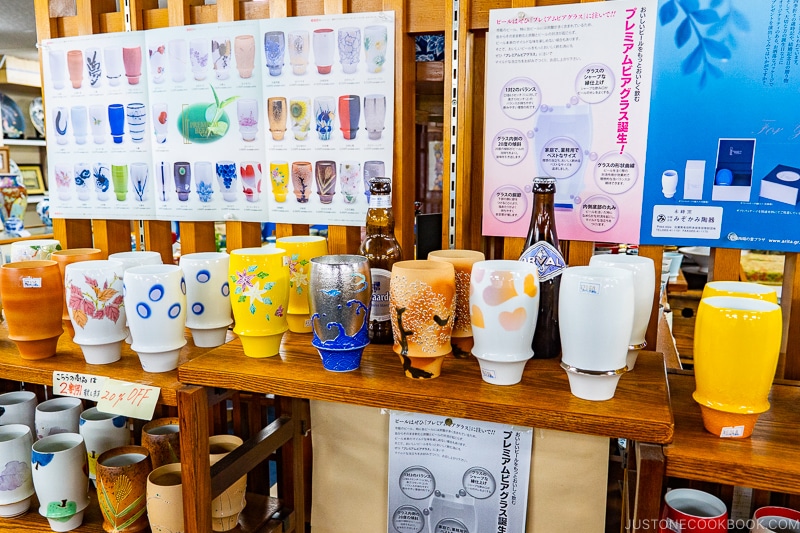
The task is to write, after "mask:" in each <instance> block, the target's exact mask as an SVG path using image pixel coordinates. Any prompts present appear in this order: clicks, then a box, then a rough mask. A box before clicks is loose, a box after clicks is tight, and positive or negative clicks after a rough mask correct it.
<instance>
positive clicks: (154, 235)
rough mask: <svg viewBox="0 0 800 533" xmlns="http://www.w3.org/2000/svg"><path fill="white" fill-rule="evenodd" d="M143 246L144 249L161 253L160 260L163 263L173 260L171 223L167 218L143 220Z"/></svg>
mask: <svg viewBox="0 0 800 533" xmlns="http://www.w3.org/2000/svg"><path fill="white" fill-rule="evenodd" d="M144 247H145V250H149V251H151V252H158V253H159V254H161V261H162V262H163V263H164V264H165V265H171V264H172V263H174V262H175V257H174V255H173V253H172V223H170V222H169V221H168V220H145V221H144Z"/></svg>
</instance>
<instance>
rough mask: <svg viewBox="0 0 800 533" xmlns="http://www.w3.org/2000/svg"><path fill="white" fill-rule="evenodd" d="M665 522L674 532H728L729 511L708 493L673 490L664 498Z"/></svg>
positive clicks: (663, 515) (663, 514)
mask: <svg viewBox="0 0 800 533" xmlns="http://www.w3.org/2000/svg"><path fill="white" fill-rule="evenodd" d="M662 517H663V520H665V521H666V522H665V523H666V524H667V527H668V528H669V529H670V530H672V531H681V532H683V533H700V532H706V531H719V532H723V531H728V509H727V508H726V507H725V504H724V503H723V502H722V500H720V499H719V498H717V497H716V496H713V495H711V494H709V493H707V492H703V491H700V490H694V489H673V490H670V491H668V492H667V494H666V495H665V496H664V511H663V512H662Z"/></svg>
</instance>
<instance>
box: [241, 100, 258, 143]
mask: <svg viewBox="0 0 800 533" xmlns="http://www.w3.org/2000/svg"><path fill="white" fill-rule="evenodd" d="M236 115H237V117H238V119H239V133H240V134H241V135H242V140H243V141H245V142H252V141H254V140H255V139H256V135H257V134H258V100H256V99H255V98H239V99H238V100H236Z"/></svg>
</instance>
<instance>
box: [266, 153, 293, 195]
mask: <svg viewBox="0 0 800 533" xmlns="http://www.w3.org/2000/svg"><path fill="white" fill-rule="evenodd" d="M269 179H270V182H272V194H273V195H274V196H275V201H276V202H285V201H286V195H287V194H289V163H288V162H286V161H271V162H270V164H269Z"/></svg>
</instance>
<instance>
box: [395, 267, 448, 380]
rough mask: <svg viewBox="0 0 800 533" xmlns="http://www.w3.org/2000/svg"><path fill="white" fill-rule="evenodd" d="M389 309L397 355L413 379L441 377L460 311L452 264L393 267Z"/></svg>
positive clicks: (407, 374) (407, 373)
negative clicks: (457, 310) (454, 320)
mask: <svg viewBox="0 0 800 533" xmlns="http://www.w3.org/2000/svg"><path fill="white" fill-rule="evenodd" d="M389 307H390V315H391V321H392V334H393V335H394V347H393V349H394V352H395V353H396V354H397V355H398V356H399V357H400V361H401V362H402V363H403V371H404V372H405V374H406V376H407V377H409V378H415V379H428V378H435V377H438V376H439V374H440V373H441V369H442V362H443V361H444V356H445V355H447V354H448V353H450V352H451V351H452V347H451V345H450V335H451V333H452V329H453V319H454V318H455V311H456V274H455V268H454V267H453V265H452V264H451V263H445V262H440V261H425V260H414V261H398V262H397V263H395V264H394V265H392V276H391V281H390V285H389Z"/></svg>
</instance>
